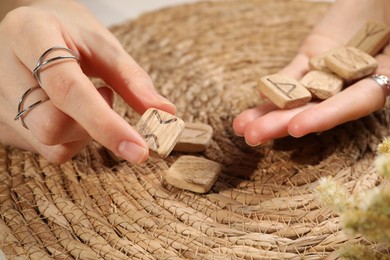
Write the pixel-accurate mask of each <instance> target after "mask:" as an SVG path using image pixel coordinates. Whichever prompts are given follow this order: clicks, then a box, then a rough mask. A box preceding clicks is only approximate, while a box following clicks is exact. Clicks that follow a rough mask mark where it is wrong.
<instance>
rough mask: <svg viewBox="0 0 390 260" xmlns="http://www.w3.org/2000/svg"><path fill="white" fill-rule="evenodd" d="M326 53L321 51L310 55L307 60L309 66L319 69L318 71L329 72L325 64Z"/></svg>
mask: <svg viewBox="0 0 390 260" xmlns="http://www.w3.org/2000/svg"><path fill="white" fill-rule="evenodd" d="M326 55H327V53H322V54H319V55H316V56H314V57H312V58H311V59H310V60H309V68H310V69H311V70H320V71H327V72H330V70H329V69H328V67H327V66H326V64H325V56H326Z"/></svg>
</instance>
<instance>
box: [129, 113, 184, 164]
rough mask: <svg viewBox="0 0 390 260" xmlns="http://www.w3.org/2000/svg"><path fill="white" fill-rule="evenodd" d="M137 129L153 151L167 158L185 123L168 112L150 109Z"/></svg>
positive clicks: (139, 122)
mask: <svg viewBox="0 0 390 260" xmlns="http://www.w3.org/2000/svg"><path fill="white" fill-rule="evenodd" d="M135 129H136V130H137V131H138V133H139V134H140V135H141V136H142V137H143V138H144V139H145V141H146V143H147V144H148V146H149V149H150V150H151V151H153V152H155V153H157V154H158V155H159V156H160V157H161V158H166V157H168V155H169V154H170V153H171V151H172V149H173V147H174V146H175V145H176V142H177V140H178V139H179V136H180V135H181V133H182V132H183V129H184V121H183V120H181V119H180V118H178V117H176V116H173V115H171V114H169V113H167V112H164V111H161V110H158V109H155V108H149V109H148V110H147V111H146V112H145V113H144V114H143V115H142V117H141V119H140V120H139V121H138V123H137V125H136V127H135ZM152 155H153V154H152Z"/></svg>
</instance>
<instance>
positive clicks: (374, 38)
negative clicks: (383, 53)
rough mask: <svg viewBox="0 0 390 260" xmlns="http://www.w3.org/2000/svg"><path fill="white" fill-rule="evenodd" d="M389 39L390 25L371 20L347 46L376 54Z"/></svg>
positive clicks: (372, 54)
mask: <svg viewBox="0 0 390 260" xmlns="http://www.w3.org/2000/svg"><path fill="white" fill-rule="evenodd" d="M389 39H390V28H389V26H388V25H386V24H383V23H380V22H378V21H369V22H367V23H366V24H365V25H364V26H363V27H362V28H361V29H360V30H359V31H358V32H356V34H355V35H354V36H353V37H352V38H351V40H350V41H349V42H348V44H347V46H351V47H355V48H357V49H359V50H362V51H364V52H366V53H368V54H370V55H371V56H375V55H376V54H378V53H379V52H380V50H382V49H383V47H385V46H386V44H387V43H388V42H389Z"/></svg>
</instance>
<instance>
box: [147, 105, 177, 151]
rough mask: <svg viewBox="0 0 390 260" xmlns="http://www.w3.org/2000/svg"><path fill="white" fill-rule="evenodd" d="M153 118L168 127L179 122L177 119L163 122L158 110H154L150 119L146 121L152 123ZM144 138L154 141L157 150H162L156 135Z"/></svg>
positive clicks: (148, 135)
mask: <svg viewBox="0 0 390 260" xmlns="http://www.w3.org/2000/svg"><path fill="white" fill-rule="evenodd" d="M153 117H156V118H157V120H158V122H159V123H160V124H161V125H167V124H171V123H174V122H176V121H177V118H171V119H168V120H163V119H162V118H161V116H160V114H159V113H158V111H157V110H153V111H152V113H151V114H150V115H149V117H148V119H147V120H146V121H147V122H150V121H151V120H152V118H153ZM144 138H145V139H146V140H148V139H153V142H154V144H155V146H156V148H157V149H158V148H160V143H159V141H158V138H157V136H156V135H155V134H145V135H144Z"/></svg>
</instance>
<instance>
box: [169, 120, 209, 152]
mask: <svg viewBox="0 0 390 260" xmlns="http://www.w3.org/2000/svg"><path fill="white" fill-rule="evenodd" d="M212 136H213V128H212V127H211V126H210V125H208V124H203V123H189V122H186V123H185V127H184V130H183V132H182V134H181V135H180V137H179V140H178V141H177V143H176V145H175V147H174V148H173V150H174V151H178V152H203V151H205V150H206V149H207V147H208V146H209V144H210V141H211V138H212Z"/></svg>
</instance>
